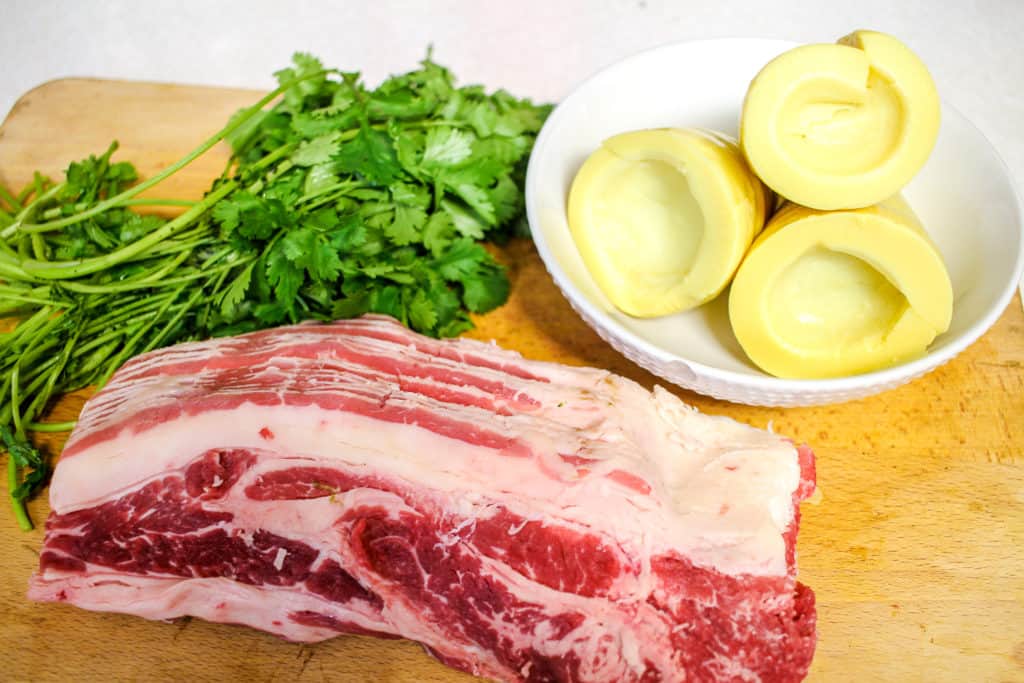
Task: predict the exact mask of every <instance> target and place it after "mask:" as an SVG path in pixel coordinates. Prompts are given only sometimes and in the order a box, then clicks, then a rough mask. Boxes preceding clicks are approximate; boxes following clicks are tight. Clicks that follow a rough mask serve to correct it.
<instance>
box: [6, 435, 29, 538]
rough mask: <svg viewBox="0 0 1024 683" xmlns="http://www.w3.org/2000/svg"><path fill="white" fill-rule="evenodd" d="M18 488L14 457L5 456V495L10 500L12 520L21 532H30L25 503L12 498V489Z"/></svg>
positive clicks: (16, 465)
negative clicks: (12, 512)
mask: <svg viewBox="0 0 1024 683" xmlns="http://www.w3.org/2000/svg"><path fill="white" fill-rule="evenodd" d="M16 488H18V463H16V462H14V456H13V455H11V454H10V453H8V454H7V494H8V496H9V497H10V499H11V508H12V509H13V510H14V519H16V520H17V522H18V528H19V529H21V530H22V531H32V520H31V519H29V518H28V510H27V509H25V501H24V500H19V499H17V498H15V497H14V489H16Z"/></svg>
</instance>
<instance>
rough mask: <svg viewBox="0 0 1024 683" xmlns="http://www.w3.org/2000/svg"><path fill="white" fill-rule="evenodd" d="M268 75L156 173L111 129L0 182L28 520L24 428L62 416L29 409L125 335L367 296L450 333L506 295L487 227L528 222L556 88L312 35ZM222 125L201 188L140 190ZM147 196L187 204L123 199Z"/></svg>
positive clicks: (409, 320) (0, 288)
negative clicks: (84, 146)
mask: <svg viewBox="0 0 1024 683" xmlns="http://www.w3.org/2000/svg"><path fill="white" fill-rule="evenodd" d="M276 77H277V79H278V81H279V87H278V88H277V89H276V90H275V91H273V92H271V93H270V94H268V95H267V96H266V97H264V98H263V99H262V100H260V101H259V102H257V103H256V104H255V105H253V106H252V107H250V108H248V109H245V110H242V111H240V112H238V113H237V114H236V115H235V116H234V117H232V119H231V121H230V122H228V124H227V125H226V126H225V127H224V129H222V130H221V131H219V132H218V133H217V134H215V135H214V136H212V137H211V138H210V139H208V140H206V141H205V142H203V143H202V144H201V145H200V146H199V147H197V148H196V149H195V150H193V151H192V152H191V153H189V154H188V155H186V156H185V157H184V158H183V159H181V160H180V161H178V162H177V163H175V164H173V165H172V166H170V167H168V168H167V169H166V170H165V171H163V172H161V173H160V174H158V175H156V176H154V177H153V178H150V179H148V180H146V181H145V182H138V178H137V174H136V171H135V168H134V167H133V166H132V165H131V164H130V163H127V162H115V161H114V160H113V154H114V152H115V151H116V149H117V145H116V143H114V144H112V145H111V146H110V148H109V149H107V150H106V152H104V153H103V154H102V155H99V156H91V157H89V158H88V159H84V160H82V161H79V162H75V163H73V164H71V165H70V166H69V168H68V170H67V172H66V174H65V178H64V180H63V181H62V182H60V183H54V182H52V181H50V180H49V179H46V178H43V177H42V176H39V175H38V174H37V176H36V178H34V180H33V183H32V184H31V185H30V186H29V187H28V188H26V190H25V191H23V192H21V193H20V194H18V195H15V194H13V193H12V192H10V191H8V190H6V189H3V188H0V315H6V316H15V317H17V318H18V324H17V326H16V327H15V328H14V329H13V330H12V331H11V332H8V333H6V334H0V395H2V396H4V400H3V401H2V402H0V438H2V440H3V444H4V449H5V450H6V451H7V453H8V485H9V486H8V488H9V491H10V493H11V498H12V503H13V505H14V508H15V514H16V515H17V516H18V521H19V524H20V525H21V526H22V527H23V528H31V523H30V521H29V520H28V517H27V515H26V513H25V508H24V503H25V501H26V500H27V499H28V498H29V497H31V496H32V495H33V494H34V493H36V492H37V491H38V490H40V488H41V487H42V486H44V485H45V482H46V479H47V477H48V473H49V467H48V463H47V461H46V458H45V457H43V455H41V454H40V453H39V452H38V451H37V450H35V449H34V448H32V446H31V445H30V444H29V441H28V439H27V437H26V432H28V431H32V430H37V431H57V430H59V429H66V428H69V427H70V426H71V425H69V424H67V423H62V424H46V423H37V422H35V420H36V419H37V418H38V417H39V416H41V415H43V414H44V413H45V411H46V409H47V406H48V405H49V403H50V401H51V399H52V398H53V397H55V396H57V395H59V394H61V393H64V392H67V391H72V390H75V389H78V388H82V387H85V386H89V385H102V384H103V383H104V382H105V381H106V380H107V379H108V378H109V377H110V375H111V374H113V372H114V371H115V370H116V369H117V368H118V367H119V366H120V365H121V364H122V363H123V362H124V361H125V360H127V359H128V358H129V357H131V356H133V355H136V354H138V353H142V352H144V351H148V350H150V349H153V348H156V347H159V346H165V345H168V344H173V343H176V342H180V341H184V340H189V339H197V338H206V337H211V336H221V335H229V334H237V333H241V332H246V331H250V330H254V329H258V328H263V327H267V326H271V325H277V324H283V323H291V322H298V321H301V320H309V319H314V320H316V319H319V320H326V319H333V318H344V317H352V316H357V315H361V314H363V313H366V312H377V313H385V314H388V315H391V316H394V317H395V318H397V319H398V320H400V321H401V322H402V323H404V324H406V325H408V326H409V327H411V328H413V329H415V330H417V331H419V332H422V333H424V334H428V335H432V336H437V337H446V336H454V335H457V334H459V333H461V332H463V331H465V330H467V329H469V328H470V327H472V322H471V319H470V313H483V312H486V311H488V310H491V309H493V308H495V307H496V306H499V305H501V304H502V303H503V302H504V301H505V299H506V297H507V295H508V289H509V283H508V280H507V278H506V276H505V270H504V268H503V267H502V266H501V265H500V264H499V263H497V262H496V261H495V260H494V258H493V257H492V256H491V254H490V252H488V251H487V249H485V248H484V247H483V246H482V244H481V240H500V239H504V238H506V237H507V236H508V235H509V234H511V232H512V231H513V230H515V229H516V227H517V225H518V226H520V227H521V223H522V222H521V216H522V204H523V200H522V192H521V188H522V181H523V175H524V171H525V161H526V158H527V155H528V152H529V150H530V148H531V146H532V144H533V140H534V137H535V136H536V134H537V132H538V130H539V129H540V126H541V124H542V123H543V121H544V118H545V116H546V115H547V112H548V108H547V107H544V106H536V105H534V104H532V103H530V102H529V101H526V100H521V99H517V98H515V97H513V96H511V95H509V94H508V93H506V92H503V91H498V92H495V93H487V92H485V91H484V90H483V89H482V88H480V87H477V86H470V87H461V88H459V87H456V86H455V84H454V81H453V78H452V75H451V73H449V72H448V71H447V70H446V69H444V68H443V67H441V66H439V65H437V64H435V63H434V62H432V61H431V60H430V59H429V57H428V59H427V60H425V61H424V62H423V63H422V64H421V67H420V68H419V69H417V70H415V71H412V72H410V73H407V74H404V75H400V76H395V77H392V78H390V79H388V80H386V81H385V82H384V83H383V84H381V85H380V86H379V87H378V88H376V89H372V90H371V89H368V88H367V87H366V86H364V85H363V83H362V82H361V81H360V80H359V75H358V74H354V73H342V72H338V71H335V70H329V69H325V68H323V66H322V65H321V64H320V62H319V61H318V60H316V59H315V58H313V57H311V56H309V55H303V54H298V55H296V56H295V58H294V59H293V65H292V66H291V67H290V68H287V69H283V70H282V71H279V72H278V73H277V74H276ZM275 100H276V103H275V104H273V106H271V107H270V108H265V107H266V106H267V105H268V104H270V103H271V102H274V101H275ZM221 140H227V141H228V142H229V143H230V144H231V145H232V149H233V151H234V156H233V158H232V162H231V164H230V165H229V167H228V168H227V169H226V170H225V171H224V173H223V174H222V175H221V176H220V177H219V178H217V179H216V180H215V181H214V182H213V184H212V186H211V187H210V189H209V190H208V191H207V193H206V194H205V195H204V196H203V197H202V198H200V199H198V200H182V199H175V198H171V199H164V200H153V199H141V198H139V197H138V195H139V194H140V193H141V192H142V191H144V190H147V189H149V188H151V187H154V186H157V185H159V183H160V182H162V181H163V180H164V179H166V178H167V177H169V176H170V175H172V174H173V173H175V172H177V171H178V170H180V169H181V168H182V167H184V166H185V165H187V164H188V163H189V162H191V161H192V160H194V159H195V158H197V157H198V156H200V155H201V154H203V153H204V152H206V151H207V150H209V149H210V148H211V147H213V146H214V145H215V144H217V143H218V142H220V141H221ZM142 204H149V205H152V204H156V205H162V206H165V207H181V208H182V209H183V211H182V212H181V213H180V214H179V215H177V216H176V217H174V218H172V219H166V218H160V217H157V216H155V215H152V214H145V215H143V214H138V213H135V212H134V211H133V210H132V208H131V207H133V206H137V205H142Z"/></svg>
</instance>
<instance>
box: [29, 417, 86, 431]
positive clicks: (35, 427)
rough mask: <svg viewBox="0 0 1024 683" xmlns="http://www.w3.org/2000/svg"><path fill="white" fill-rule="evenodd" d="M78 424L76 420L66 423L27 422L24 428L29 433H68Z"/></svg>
mask: <svg viewBox="0 0 1024 683" xmlns="http://www.w3.org/2000/svg"><path fill="white" fill-rule="evenodd" d="M76 424H78V420H68V421H67V422H29V423H28V424H26V425H25V428H26V429H28V430H29V431H30V432H70V431H71V430H72V429H74V428H75V425H76Z"/></svg>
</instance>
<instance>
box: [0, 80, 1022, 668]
mask: <svg viewBox="0 0 1024 683" xmlns="http://www.w3.org/2000/svg"><path fill="white" fill-rule="evenodd" d="M255 99H257V97H256V95H255V94H253V93H252V92H246V91H239V90H219V89H210V88H199V87H187V86H177V85H156V84H144V83H131V82H111V81H96V80H63V81H54V82H51V83H47V84H44V85H42V86H40V87H39V88H37V89H35V90H33V91H31V92H29V93H28V94H26V95H25V96H24V98H22V100H21V101H20V102H19V103H18V104H17V106H15V108H14V109H13V110H12V112H11V114H10V116H9V118H8V119H7V121H6V122H5V123H4V124H3V126H2V128H0V182H2V183H5V184H7V185H8V186H20V185H21V184H22V183H24V182H25V181H27V180H28V179H30V178H31V174H32V172H33V171H34V170H36V169H40V170H42V171H44V172H45V173H49V174H52V175H54V176H58V175H59V174H60V173H61V171H62V170H63V169H64V168H65V167H66V165H67V163H68V162H69V161H72V160H74V159H77V158H80V157H82V156H85V155H87V154H89V153H99V152H102V151H103V150H104V149H106V146H107V144H108V143H109V142H110V140H112V139H114V138H116V139H118V140H119V141H120V143H121V151H120V152H119V154H118V155H117V157H116V158H119V159H127V160H132V161H134V162H135V163H136V164H137V166H138V167H139V170H140V172H141V173H142V174H143V176H149V175H152V174H153V173H155V172H156V171H157V170H159V169H160V168H162V167H164V166H165V165H167V164H169V163H170V162H172V161H174V160H176V159H177V158H178V157H179V156H181V155H182V154H183V153H185V152H186V151H188V150H189V149H191V148H192V147H194V146H195V145H197V144H198V143H199V142H201V141H202V140H203V139H204V138H205V137H206V136H207V135H208V134H210V133H212V132H214V131H215V130H217V129H218V128H219V127H220V126H221V125H222V124H223V122H225V121H226V120H227V118H228V116H229V115H230V114H231V113H232V112H234V111H235V110H236V109H238V108H239V107H241V106H243V105H245V104H248V103H251V102H252V101H255ZM226 158H227V152H226V150H225V149H222V148H216V149H214V150H213V151H212V152H211V153H209V154H208V155H207V156H206V157H204V158H202V159H200V160H199V161H198V162H196V163H195V164H194V165H193V166H191V167H189V168H188V169H186V170H185V171H183V172H182V173H180V174H179V175H177V176H175V177H174V178H173V179H172V180H171V181H170V182H169V183H168V184H166V185H165V186H164V187H161V188H159V193H160V195H161V196H175V197H198V196H199V195H200V194H201V193H202V192H203V190H204V189H205V188H206V187H207V184H208V183H209V181H210V180H211V179H212V178H213V177H214V176H215V175H216V174H217V173H218V172H219V170H220V169H221V168H222V167H223V164H224V162H225V160H226ZM500 258H501V259H502V260H503V261H504V262H505V263H506V264H508V266H509V268H510V272H511V277H512V283H513V284H512V296H511V298H510V300H509V302H508V304H506V305H505V306H504V307H502V308H501V309H500V310H498V311H496V312H493V313H491V314H488V315H486V316H483V317H480V318H478V319H477V323H478V325H479V326H478V328H477V329H476V330H475V331H473V332H472V333H471V336H474V337H477V338H480V339H488V340H489V339H494V340H496V341H497V342H498V343H499V344H500V345H502V346H505V347H508V348H512V349H516V350H518V351H520V352H521V353H522V354H523V355H525V356H527V357H529V358H536V359H543V360H552V361H559V362H563V363H569V364H576V365H592V366H599V367H603V368H607V369H610V370H612V371H614V372H617V373H620V374H622V375H625V376H627V377H630V378H632V379H634V380H636V381H638V382H640V383H641V384H643V385H644V386H646V387H648V388H650V387H651V386H653V385H654V384H655V383H657V380H656V378H655V377H653V376H652V375H650V374H648V373H646V372H645V371H643V370H641V369H639V368H638V367H636V366H634V365H633V364H632V363H630V362H629V361H627V360H626V359H625V358H623V357H622V356H620V355H619V354H618V353H616V352H615V351H614V350H613V349H612V348H611V347H609V346H608V345H607V344H605V343H604V342H603V341H602V340H601V339H600V338H599V337H598V336H597V335H596V334H595V333H594V332H592V331H591V330H590V329H589V328H588V327H587V326H586V325H585V324H584V323H583V322H581V320H580V319H579V318H578V317H577V316H576V315H575V314H574V313H573V312H572V310H571V309H570V307H569V306H568V304H567V303H566V302H565V301H564V300H563V299H562V297H561V295H560V293H559V292H558V290H557V289H556V288H555V286H554V285H553V284H552V282H551V280H550V279H549V277H548V276H547V273H546V272H545V270H544V268H543V266H542V264H541V263H540V260H539V259H538V257H537V255H536V253H535V251H534V249H533V247H532V245H531V244H530V243H529V242H526V241H519V242H514V243H512V244H511V245H509V246H508V247H507V248H505V249H504V250H502V251H501V253H500ZM677 391H678V393H679V395H680V396H681V397H682V398H683V400H685V401H687V402H689V403H691V404H694V405H696V406H697V407H699V408H700V409H701V410H703V411H705V412H708V413H713V414H720V415H729V416H731V417H733V418H735V419H738V420H742V421H744V422H748V423H750V424H753V425H755V426H758V427H765V426H767V425H769V424H772V426H773V428H774V429H775V430H776V431H777V432H780V433H783V434H787V435H789V436H791V437H792V438H794V439H795V440H797V441H801V442H806V443H808V444H810V445H811V446H812V447H813V448H814V450H815V452H816V453H817V456H818V484H819V487H820V490H821V492H822V497H821V500H820V501H819V502H818V503H817V504H813V505H812V504H806V503H805V504H804V506H803V522H802V525H801V531H800V538H799V544H798V554H799V567H800V579H801V580H802V581H803V582H805V583H807V584H808V585H810V586H811V587H812V588H813V589H814V590H815V592H816V593H817V599H818V618H819V635H820V642H819V646H818V651H817V655H816V657H815V661H814V665H813V667H812V670H811V676H810V680H812V681H928V682H935V681H994V682H1003V681H1024V314H1022V310H1021V304H1020V301H1019V300H1016V299H1015V300H1014V302H1013V303H1012V304H1011V305H1010V307H1009V308H1008V309H1007V310H1006V312H1005V313H1004V314H1003V316H1002V318H1001V319H1000V320H999V322H998V323H997V324H996V325H995V327H994V328H993V329H992V330H990V331H989V332H988V333H987V334H986V335H985V336H984V337H982V338H981V339H980V340H979V341H978V342H977V343H975V344H974V345H973V346H972V347H970V348H969V349H968V350H967V351H966V352H964V353H963V354H962V355H961V356H959V357H958V358H956V359H955V360H953V361H952V362H950V363H948V364H947V365H945V366H943V367H941V368H939V369H938V370H936V371H935V372H933V373H932V374H930V375H928V376H926V377H924V378H922V379H919V380H917V381H915V382H913V383H911V384H910V385H907V386H905V387H902V388H900V389H896V390H893V391H890V392H887V393H884V394H881V395H879V396H875V397H872V398H867V399H863V400H860V401H856V402H851V403H846V404H842V405H834V406H825V407H816V408H792V409H784V410H783V409H770V408H753V407H746V406H738V405H732V404H729V403H724V402H720V401H715V400H712V399H708V398H704V397H701V396H697V395H695V394H692V393H688V392H685V391H681V390H677ZM86 395H87V392H80V393H79V394H77V395H72V396H68V397H65V398H64V399H62V400H61V401H60V402H59V403H58V404H57V405H56V406H55V407H54V408H53V411H52V414H51V416H52V418H53V419H68V418H73V417H74V416H75V415H76V414H77V411H78V410H79V408H80V407H81V405H82V402H83V401H84V400H85V398H86ZM62 441H63V440H62V439H61V438H47V439H42V440H41V443H44V444H45V445H46V447H47V448H48V449H49V451H50V452H51V453H52V454H54V455H56V454H57V453H59V448H60V445H61V443H62ZM44 498H45V497H44ZM47 510H48V508H47V504H46V501H45V499H39V500H35V501H33V502H32V504H31V506H30V511H31V514H32V517H33V519H34V520H36V521H37V523H39V526H40V527H41V522H42V521H43V520H44V519H45V518H46V514H47ZM41 541H42V531H41V530H40V529H38V528H37V529H36V530H35V531H33V532H30V533H23V532H20V531H18V529H17V527H16V525H15V523H14V519H13V517H12V516H11V515H10V514H9V513H7V512H6V511H0V557H2V562H0V609H2V614H3V616H2V618H0V652H2V653H3V656H2V657H0V661H2V664H0V666H2V667H3V668H2V670H0V679H2V680H12V681H68V680H76V681H128V680H139V681H161V680H167V681H207V680H209V681H221V682H223V681H234V680H246V681H253V682H256V681H320V680H332V681H374V682H376V681H394V682H405V681H410V682H411V681H416V682H424V683H425V682H428V681H460V680H470V678H469V677H468V676H465V675H464V674H460V673H458V672H455V671H452V670H450V669H447V668H446V667H444V666H442V665H440V664H438V663H437V662H435V661H434V660H432V659H431V658H429V657H428V656H427V655H425V654H424V653H423V651H422V650H421V649H420V648H419V646H417V645H416V644H414V643H410V642H405V641H379V640H375V639H372V638H366V637H359V636H344V637H338V638H335V639H333V640H331V641H327V642H324V643H320V644H317V645H298V644H294V643H287V642H284V641H282V640H280V639H278V638H276V637H274V636H270V635H266V634H263V633H260V632H258V631H255V630H251V629H247V628H243V627H237V626H228V625H218V624H210V623H204V622H200V621H199V620H181V621H177V622H174V623H162V622H149V621H145V620H143V619H139V618H136V617H128V616H121V615H116V614H103V613H92V612H86V611H83V610H78V609H76V608H73V607H70V606H66V605H51V604H47V605H40V604H34V603H30V602H29V601H28V600H26V598H25V591H26V585H27V581H28V578H29V576H30V574H31V573H32V572H33V570H34V569H35V566H36V562H37V553H38V549H39V547H40V543H41Z"/></svg>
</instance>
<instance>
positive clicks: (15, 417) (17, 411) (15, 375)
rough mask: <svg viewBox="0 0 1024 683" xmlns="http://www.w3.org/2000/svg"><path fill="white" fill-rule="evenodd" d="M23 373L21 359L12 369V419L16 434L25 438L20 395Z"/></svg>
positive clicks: (20, 437)
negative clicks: (20, 376) (21, 374)
mask: <svg viewBox="0 0 1024 683" xmlns="http://www.w3.org/2000/svg"><path fill="white" fill-rule="evenodd" d="M20 373H21V361H20V360H19V361H18V362H16V363H15V364H14V367H13V368H12V369H11V421H12V422H14V435H15V436H16V437H17V438H19V439H24V438H25V430H24V429H23V428H22V425H21V397H20V396H19V395H18V387H19V384H20V379H19V375H20Z"/></svg>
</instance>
